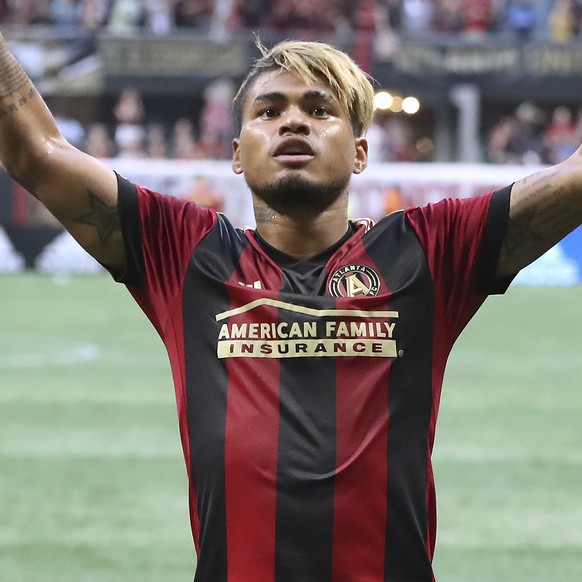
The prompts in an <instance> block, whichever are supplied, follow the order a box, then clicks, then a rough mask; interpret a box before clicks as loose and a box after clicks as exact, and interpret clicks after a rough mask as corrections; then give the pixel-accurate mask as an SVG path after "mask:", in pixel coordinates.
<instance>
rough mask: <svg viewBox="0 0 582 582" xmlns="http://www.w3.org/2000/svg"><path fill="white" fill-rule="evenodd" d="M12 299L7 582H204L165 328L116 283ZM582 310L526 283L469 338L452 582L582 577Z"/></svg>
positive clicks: (9, 285) (449, 538)
mask: <svg viewBox="0 0 582 582" xmlns="http://www.w3.org/2000/svg"><path fill="white" fill-rule="evenodd" d="M0 298H1V300H2V302H1V305H0V580H2V581H4V580H6V582H30V581H32V580H34V581H35V582H57V581H58V582H113V581H119V582H138V581H139V582H161V581H163V582H186V581H191V580H192V573H193V570H194V564H195V558H194V552H193V546H192V541H191V536H190V531H189V524H188V516H187V485H186V475H185V468H184V462H183V458H182V453H181V449H180V443H179V437H178V428H177V419H176V412H175V404H174V397H173V389H172V386H171V380H170V372H169V366H168V363H167V358H166V355H165V352H164V349H163V346H162V344H161V341H160V340H159V338H158V336H157V334H156V333H155V331H154V330H153V328H152V327H151V325H150V324H149V323H148V322H147V321H146V319H145V317H144V315H143V314H142V313H141V311H140V310H139V308H138V307H137V305H136V304H135V303H134V302H133V300H132V299H131V297H130V296H129V294H128V293H127V291H126V290H125V289H124V288H123V287H121V286H120V285H116V284H115V283H113V282H112V281H111V280H110V279H109V278H108V277H107V276H103V277H86V278H84V277H79V278H70V279H68V278H64V279H63V278H59V279H53V278H49V277H40V276H36V275H32V274H29V275H22V276H4V277H0ZM580 305H582V288H580V287H576V288H551V287H545V288H543V287H541V288H526V287H515V288H512V289H510V291H509V292H508V293H507V295H506V296H505V297H503V298H491V299H489V300H488V302H487V303H486V305H485V307H484V308H483V309H482V310H481V311H480V312H479V313H478V314H477V316H476V317H475V319H474V321H473V322H472V323H471V324H469V327H468V328H467V330H465V332H464V333H463V335H462V337H461V339H460V340H459V342H458V343H457V346H456V347H455V349H454V351H453V355H452V356H451V359H450V363H449V368H448V372H447V376H446V378H445V387H444V391H443V397H442V403H441V414H440V420H439V425H438V430H437V440H436V447H435V455H434V464H435V473H436V479H437V493H438V502H439V533H438V537H437V552H436V559H435V570H436V574H437V579H438V581H439V582H468V581H471V582H491V581H492V580H495V581H496V582H526V581H527V582H547V581H548V580H556V581H561V580H568V581H570V580H578V579H581V577H582V385H581V384H582V382H581V381H580V379H581V378H582V359H581V358H580V356H579V352H580V345H581V344H582V310H581V309H579V306H580ZM251 527H253V524H252V516H249V528H251ZM249 582H251V581H249ZM297 582H300V581H297ZM314 582H317V581H314Z"/></svg>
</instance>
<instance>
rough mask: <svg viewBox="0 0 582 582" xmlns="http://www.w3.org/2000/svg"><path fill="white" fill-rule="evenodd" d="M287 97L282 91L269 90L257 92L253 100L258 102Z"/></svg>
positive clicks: (282, 99) (281, 99) (279, 99)
mask: <svg viewBox="0 0 582 582" xmlns="http://www.w3.org/2000/svg"><path fill="white" fill-rule="evenodd" d="M285 99H287V97H285V94H284V93H281V92H280V91H269V92H267V93H259V94H258V95H257V96H256V97H255V98H254V99H253V102H255V103H260V102H262V101H284V100H285Z"/></svg>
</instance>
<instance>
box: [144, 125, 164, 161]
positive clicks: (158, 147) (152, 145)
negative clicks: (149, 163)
mask: <svg viewBox="0 0 582 582" xmlns="http://www.w3.org/2000/svg"><path fill="white" fill-rule="evenodd" d="M146 152H147V155H148V157H149V158H152V159H154V160H165V159H167V158H168V157H169V155H168V145H167V140H166V132H165V130H164V126H163V125H162V124H161V123H152V124H150V125H148V128H147V132H146Z"/></svg>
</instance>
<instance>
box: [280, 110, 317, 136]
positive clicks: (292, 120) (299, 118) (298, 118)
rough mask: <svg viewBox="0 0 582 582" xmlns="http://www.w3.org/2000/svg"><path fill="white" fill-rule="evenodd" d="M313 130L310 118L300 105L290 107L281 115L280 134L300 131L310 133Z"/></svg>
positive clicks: (305, 133) (304, 133)
mask: <svg viewBox="0 0 582 582" xmlns="http://www.w3.org/2000/svg"><path fill="white" fill-rule="evenodd" d="M310 131H311V124H310V119H309V117H308V116H307V114H306V113H305V111H303V110H302V109H301V108H300V107H295V106H292V107H289V108H287V109H286V110H285V111H284V113H283V115H281V120H280V125H279V134H280V135H285V133H300V134H303V135H308V134H309V133H310Z"/></svg>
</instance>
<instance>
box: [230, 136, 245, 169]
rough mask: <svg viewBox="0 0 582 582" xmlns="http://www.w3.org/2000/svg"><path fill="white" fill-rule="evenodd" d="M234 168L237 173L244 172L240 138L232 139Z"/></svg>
mask: <svg viewBox="0 0 582 582" xmlns="http://www.w3.org/2000/svg"><path fill="white" fill-rule="evenodd" d="M232 170H233V172H234V173H235V174H242V173H243V170H242V166H241V163H240V141H239V140H238V138H235V139H233V140H232Z"/></svg>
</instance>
